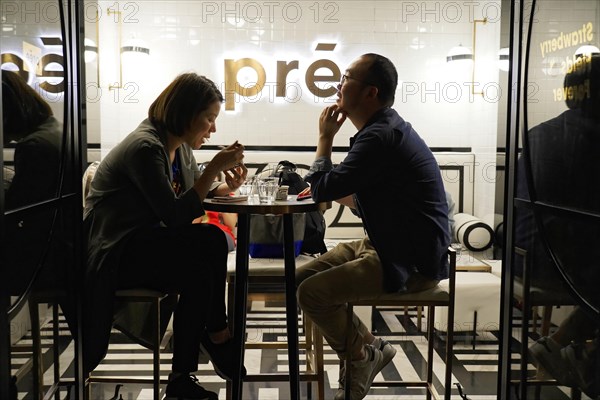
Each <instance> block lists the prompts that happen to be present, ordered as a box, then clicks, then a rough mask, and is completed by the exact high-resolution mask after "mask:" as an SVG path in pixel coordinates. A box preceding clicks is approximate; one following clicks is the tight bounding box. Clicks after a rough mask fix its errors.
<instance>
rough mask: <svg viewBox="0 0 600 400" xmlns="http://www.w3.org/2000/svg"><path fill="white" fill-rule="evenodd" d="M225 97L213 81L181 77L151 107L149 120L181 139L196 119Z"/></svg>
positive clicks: (194, 75)
mask: <svg viewBox="0 0 600 400" xmlns="http://www.w3.org/2000/svg"><path fill="white" fill-rule="evenodd" d="M215 101H218V102H221V103H222V102H223V95H222V94H221V92H220V91H219V89H218V88H217V86H216V85H215V84H214V82H213V81H211V80H210V79H208V78H206V77H205V76H201V75H198V74H195V73H193V72H190V73H186V74H181V75H179V76H178V77H177V78H175V80H174V81H173V82H171V84H170V85H169V86H167V87H166V88H165V90H163V91H162V93H161V94H159V95H158V97H157V98H156V100H154V102H153V103H152V104H151V105H150V109H149V110H148V119H150V121H151V122H152V123H153V124H155V125H158V126H160V127H161V128H163V129H166V130H167V132H169V133H171V134H173V135H175V136H182V135H183V134H184V132H185V131H186V130H187V129H188V128H189V127H190V126H191V124H192V121H193V120H194V118H195V117H196V116H197V115H198V114H199V113H201V112H202V111H204V110H207V109H208V108H209V107H210V105H211V104H213V103H214V102H215Z"/></svg>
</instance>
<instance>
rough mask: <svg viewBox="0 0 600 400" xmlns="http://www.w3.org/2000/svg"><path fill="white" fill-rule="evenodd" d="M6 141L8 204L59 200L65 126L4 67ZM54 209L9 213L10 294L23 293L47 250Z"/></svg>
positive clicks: (7, 263)
mask: <svg viewBox="0 0 600 400" xmlns="http://www.w3.org/2000/svg"><path fill="white" fill-rule="evenodd" d="M2 113H3V121H2V122H3V139H4V145H5V146H6V145H7V144H12V145H14V156H13V163H12V165H5V166H4V171H5V174H4V176H5V181H4V190H5V194H4V197H5V208H6V210H16V209H19V208H22V207H25V206H29V205H32V204H36V203H39V202H42V201H44V200H49V199H52V198H55V197H56V195H57V189H58V187H59V172H60V162H61V148H62V135H63V129H62V124H60V123H59V122H58V121H57V120H56V118H54V116H53V112H52V109H51V108H50V106H49V105H48V103H46V102H45V101H44V100H43V99H42V98H41V96H40V95H39V94H38V93H37V92H36V91H35V90H33V88H31V87H30V86H29V85H27V83H26V82H25V81H24V80H23V79H21V77H20V76H19V75H18V74H16V73H14V72H11V71H2ZM54 215H55V212H54V211H53V209H52V207H50V208H42V209H35V210H34V211H28V212H19V213H16V214H14V215H11V214H9V215H8V216H7V218H6V226H5V237H6V240H7V241H8V242H9V243H7V245H8V246H7V247H6V248H7V249H11V251H10V252H6V255H5V258H6V259H5V260H3V261H5V263H4V265H5V267H7V268H9V269H10V273H9V274H8V275H9V277H8V279H9V282H10V286H9V287H10V289H11V292H12V293H13V294H15V295H19V294H21V293H23V291H24V289H25V287H26V286H27V284H28V282H29V280H30V279H31V276H32V274H33V271H34V270H35V268H36V266H37V265H38V264H39V262H40V261H41V260H42V255H43V254H44V252H45V251H46V246H47V243H48V238H49V233H50V231H51V228H52V224H53V221H54Z"/></svg>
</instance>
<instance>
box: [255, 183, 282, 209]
mask: <svg viewBox="0 0 600 400" xmlns="http://www.w3.org/2000/svg"><path fill="white" fill-rule="evenodd" d="M278 188H279V185H278V184H277V179H269V178H267V179H261V180H260V181H259V182H258V199H259V201H260V202H261V203H266V204H273V202H274V201H275V193H276V192H277V189H278Z"/></svg>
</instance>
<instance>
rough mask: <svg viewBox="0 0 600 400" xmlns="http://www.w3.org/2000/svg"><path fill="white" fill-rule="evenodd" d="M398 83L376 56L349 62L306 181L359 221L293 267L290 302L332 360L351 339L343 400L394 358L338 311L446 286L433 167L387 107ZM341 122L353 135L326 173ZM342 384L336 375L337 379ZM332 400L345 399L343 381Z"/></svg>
mask: <svg viewBox="0 0 600 400" xmlns="http://www.w3.org/2000/svg"><path fill="white" fill-rule="evenodd" d="M397 84H398V74H397V72H396V68H395V67H394V65H393V64H392V62H391V61H390V60H389V59H387V58H385V57H383V56H381V55H378V54H365V55H362V56H360V57H359V58H358V59H356V60H355V61H353V62H352V63H351V64H350V66H349V67H348V69H347V70H346V72H345V74H344V75H343V76H342V79H341V81H340V83H339V85H338V99H337V102H336V104H335V105H332V106H329V107H326V108H325V109H324V110H323V112H322V113H321V116H320V119H319V138H318V142H317V152H316V159H315V161H314V163H313V165H312V167H311V170H310V172H309V173H308V174H307V180H308V181H309V182H310V183H311V187H310V191H311V192H312V197H313V199H314V200H315V201H318V202H321V201H332V200H335V201H338V202H339V203H341V204H343V205H345V206H347V207H350V208H351V209H352V210H353V211H354V212H355V213H356V214H357V215H358V216H360V217H361V218H362V221H363V225H364V227H365V231H366V234H367V236H366V237H365V238H364V239H362V240H358V241H354V242H349V243H341V244H339V245H338V246H336V247H335V248H334V249H332V250H330V251H329V252H327V253H325V254H324V255H322V256H321V257H319V258H318V259H316V260H314V261H312V262H310V263H308V264H305V265H304V266H302V267H300V268H298V270H297V273H296V282H297V285H298V302H299V304H300V307H301V308H302V310H303V311H304V312H305V313H306V314H307V315H308V316H309V317H310V318H311V319H312V320H313V321H314V322H315V323H316V324H317V326H319V328H320V329H321V331H322V332H323V336H324V337H325V338H326V339H327V342H328V343H329V345H330V346H331V347H332V348H333V350H335V351H336V352H337V353H338V356H339V357H340V359H342V358H343V357H344V353H345V351H346V337H347V335H350V338H351V343H352V348H351V349H350V350H351V352H352V359H353V361H352V363H351V368H352V377H353V379H352V384H351V395H352V396H351V398H352V400H356V399H362V398H364V397H365V396H366V394H367V392H368V391H369V388H370V386H371V383H372V382H373V379H374V378H375V376H376V375H377V374H378V373H379V371H381V370H382V369H383V367H385V365H387V364H388V363H389V362H390V361H391V360H392V359H393V357H394V355H395V354H396V349H395V348H394V347H393V346H392V345H391V344H390V343H389V342H387V341H385V340H383V339H381V338H376V337H375V336H373V334H372V333H371V332H370V331H369V330H368V329H367V328H366V326H365V325H364V324H363V323H362V322H361V321H360V319H359V318H358V317H357V316H356V315H354V317H353V329H352V330H351V331H350V332H347V331H346V326H347V323H346V322H347V321H346V303H347V302H348V301H350V300H352V301H355V300H359V299H372V298H376V297H378V296H379V295H381V294H382V293H385V292H406V293H408V292H418V291H422V290H426V289H429V288H432V287H434V286H436V285H437V284H438V283H439V281H440V280H441V279H446V278H447V277H448V262H447V257H446V251H447V247H448V245H449V243H450V235H449V231H448V206H447V202H446V196H445V192H444V185H443V183H442V177H441V174H440V170H439V167H438V165H437V162H436V160H435V158H434V157H433V154H432V153H431V151H430V150H429V147H428V146H427V145H426V144H425V142H424V141H423V140H422V139H421V138H420V137H419V135H418V134H417V133H416V132H415V130H414V129H413V128H412V126H411V124H410V123H408V122H406V121H405V120H403V119H402V118H401V117H400V116H399V115H398V113H397V112H396V111H395V110H394V109H392V108H391V106H392V105H393V103H394V97H395V92H396V87H397ZM346 119H349V120H350V121H351V122H352V124H353V125H354V126H355V127H356V129H357V130H358V132H357V133H356V134H355V135H354V136H353V137H352V138H351V139H350V150H349V152H348V154H347V156H346V158H345V159H344V161H343V162H342V163H341V164H340V165H338V166H336V167H333V164H332V162H331V152H332V146H333V139H334V137H335V135H336V133H337V132H338V131H339V129H340V127H341V126H342V124H343V123H344V122H345V121H346ZM343 376H344V373H343V371H340V377H341V378H342V377H343ZM341 378H340V388H339V389H338V392H337V394H336V396H335V399H336V400H339V399H343V398H344V382H343V379H341Z"/></svg>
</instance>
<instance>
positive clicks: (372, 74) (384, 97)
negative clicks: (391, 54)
mask: <svg viewBox="0 0 600 400" xmlns="http://www.w3.org/2000/svg"><path fill="white" fill-rule="evenodd" d="M365 57H368V58H369V59H370V60H371V61H372V63H371V66H370V67H369V69H368V71H367V76H366V77H365V81H367V82H369V83H370V84H371V85H373V86H375V87H377V89H378V94H377V98H378V99H379V101H381V103H382V104H383V105H385V106H387V107H391V106H392V105H393V104H394V98H395V96H396V87H397V86H398V72H397V71H396V67H395V66H394V64H393V63H392V62H391V61H390V60H389V59H388V58H386V57H384V56H382V55H379V54H375V53H369V54H365Z"/></svg>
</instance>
